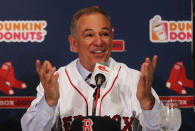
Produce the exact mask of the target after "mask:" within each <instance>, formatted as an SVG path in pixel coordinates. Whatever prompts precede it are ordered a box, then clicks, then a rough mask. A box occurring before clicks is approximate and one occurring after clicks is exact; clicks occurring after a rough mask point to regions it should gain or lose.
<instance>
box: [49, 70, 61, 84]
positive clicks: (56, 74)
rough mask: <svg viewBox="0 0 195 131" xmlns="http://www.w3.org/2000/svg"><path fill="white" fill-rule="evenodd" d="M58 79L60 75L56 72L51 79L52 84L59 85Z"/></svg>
mask: <svg viewBox="0 0 195 131" xmlns="http://www.w3.org/2000/svg"><path fill="white" fill-rule="evenodd" d="M58 78H59V74H58V73H57V72H56V73H55V74H54V75H53V76H52V78H51V83H52V84H54V85H58ZM56 87H57V86H56Z"/></svg>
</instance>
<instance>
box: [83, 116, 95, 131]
mask: <svg viewBox="0 0 195 131" xmlns="http://www.w3.org/2000/svg"><path fill="white" fill-rule="evenodd" d="M82 122H83V131H93V129H92V125H93V121H92V120H91V119H89V118H88V119H83V121H82Z"/></svg>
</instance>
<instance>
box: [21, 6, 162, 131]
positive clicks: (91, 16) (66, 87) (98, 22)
mask: <svg viewBox="0 0 195 131" xmlns="http://www.w3.org/2000/svg"><path fill="white" fill-rule="evenodd" d="M112 40H113V32H112V24H111V20H110V18H109V16H108V15H107V14H106V13H105V12H104V11H103V10H101V9H99V8H94V7H89V8H84V9H81V10H80V11H78V12H77V13H75V15H74V16H73V19H72V21H71V35H70V36H69V43H70V46H71V50H72V51H73V52H75V53H77V54H78V59H76V60H74V61H72V62H71V63H69V64H68V65H66V66H64V67H61V68H59V69H58V70H57V71H56V68H55V67H53V66H52V65H51V63H50V62H49V61H47V60H46V61H44V63H43V64H41V63H40V61H39V60H37V61H36V70H37V73H38V75H39V78H40V84H39V85H38V87H37V98H36V99H35V100H34V101H33V102H32V104H31V106H30V108H29V109H28V110H27V112H26V113H25V114H24V116H23V118H22V120H21V124H22V129H23V131H31V130H32V131H37V130H44V131H49V130H51V129H56V130H60V129H62V130H65V131H68V130H69V129H70V125H71V123H72V121H73V120H74V119H77V118H79V117H81V116H90V115H92V106H93V94H94V91H95V88H94V87H93V88H92V87H91V86H90V85H89V84H88V83H87V82H86V81H85V79H86V78H87V76H88V75H89V74H90V73H92V72H93V71H94V68H95V65H96V63H100V62H105V63H106V64H107V65H108V66H109V67H110V68H111V70H112V72H111V74H110V77H109V79H108V81H107V83H106V85H105V87H104V88H101V89H100V92H101V93H100V98H99V101H98V102H97V110H96V114H97V115H98V116H110V117H111V118H112V119H114V120H116V121H117V122H119V123H120V124H121V129H122V130H132V120H133V119H134V117H136V118H137V119H139V121H140V123H141V125H142V127H143V130H158V113H157V112H158V107H159V98H158V96H157V94H156V93H155V91H154V90H153V88H152V82H153V74H154V70H155V67H156V63H157V56H154V57H153V59H152V61H151V60H150V59H149V58H146V59H145V61H144V62H143V64H142V65H141V70H140V72H139V71H136V70H134V69H131V68H129V67H127V66H126V65H125V64H123V63H119V62H116V61H115V60H114V59H113V58H111V57H110V56H111V51H112Z"/></svg>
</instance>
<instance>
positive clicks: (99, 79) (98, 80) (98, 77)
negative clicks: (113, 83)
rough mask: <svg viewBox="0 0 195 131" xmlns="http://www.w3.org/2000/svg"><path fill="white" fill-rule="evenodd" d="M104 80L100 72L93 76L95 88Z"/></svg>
mask: <svg viewBox="0 0 195 131" xmlns="http://www.w3.org/2000/svg"><path fill="white" fill-rule="evenodd" d="M105 80H106V78H105V76H104V75H103V74H102V73H98V74H97V75H96V76H95V82H96V86H97V88H100V87H101V85H102V84H103V83H104V81H105Z"/></svg>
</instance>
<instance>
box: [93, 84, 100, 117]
mask: <svg viewBox="0 0 195 131" xmlns="http://www.w3.org/2000/svg"><path fill="white" fill-rule="evenodd" d="M99 98H100V87H97V88H96V89H95V92H94V94H93V109H92V116H96V107H97V102H98V99H99Z"/></svg>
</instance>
